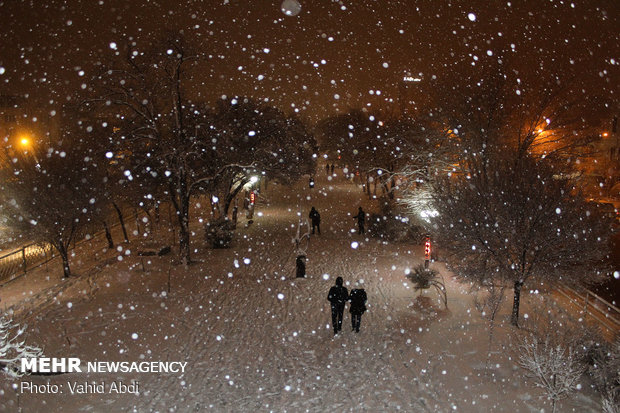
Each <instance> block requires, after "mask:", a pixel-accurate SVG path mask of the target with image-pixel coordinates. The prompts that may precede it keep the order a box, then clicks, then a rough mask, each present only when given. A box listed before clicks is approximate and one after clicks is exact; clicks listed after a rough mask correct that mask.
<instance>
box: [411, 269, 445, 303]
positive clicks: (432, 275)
mask: <svg viewBox="0 0 620 413" xmlns="http://www.w3.org/2000/svg"><path fill="white" fill-rule="evenodd" d="M407 278H408V279H409V281H411V282H412V283H413V285H414V289H415V291H418V290H426V289H428V288H431V287H433V288H435V290H437V293H438V294H439V296H440V297H441V299H442V300H443V303H444V305H445V306H446V308H448V296H447V294H446V286H445V283H444V281H443V278H442V277H441V274H439V271H436V270H433V269H430V268H424V265H423V264H420V265H418V266H417V267H415V268H414V269H413V271H411V272H410V273H409V274H407Z"/></svg>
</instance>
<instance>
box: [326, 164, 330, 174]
mask: <svg viewBox="0 0 620 413" xmlns="http://www.w3.org/2000/svg"><path fill="white" fill-rule="evenodd" d="M325 175H329V164H327V165H325Z"/></svg>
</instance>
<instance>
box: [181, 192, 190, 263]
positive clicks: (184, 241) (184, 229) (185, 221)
mask: <svg viewBox="0 0 620 413" xmlns="http://www.w3.org/2000/svg"><path fill="white" fill-rule="evenodd" d="M179 226H180V228H179V253H180V255H181V260H182V261H183V264H185V265H187V264H189V263H190V254H189V253H190V250H189V198H186V199H182V200H181V213H180V214H179Z"/></svg>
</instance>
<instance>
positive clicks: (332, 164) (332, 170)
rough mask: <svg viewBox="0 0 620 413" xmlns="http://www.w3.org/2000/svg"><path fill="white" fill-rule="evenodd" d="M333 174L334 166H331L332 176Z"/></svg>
mask: <svg viewBox="0 0 620 413" xmlns="http://www.w3.org/2000/svg"><path fill="white" fill-rule="evenodd" d="M333 174H334V164H332V175H333Z"/></svg>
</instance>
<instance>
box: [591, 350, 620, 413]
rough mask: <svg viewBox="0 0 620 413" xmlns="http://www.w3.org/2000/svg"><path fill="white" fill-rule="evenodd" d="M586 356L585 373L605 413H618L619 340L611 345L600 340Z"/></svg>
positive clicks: (619, 391) (619, 412)
mask: <svg viewBox="0 0 620 413" xmlns="http://www.w3.org/2000/svg"><path fill="white" fill-rule="evenodd" d="M588 350H589V351H588V352H587V354H586V363H587V370H586V373H587V374H588V375H589V376H590V377H591V378H592V382H593V383H594V388H595V389H596V390H597V391H598V392H599V394H600V395H601V398H602V401H601V403H602V408H603V412H605V413H620V338H617V339H616V341H615V342H614V343H613V344H609V343H607V342H605V341H604V340H600V344H599V345H597V346H592V347H590V348H589V349H588Z"/></svg>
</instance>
